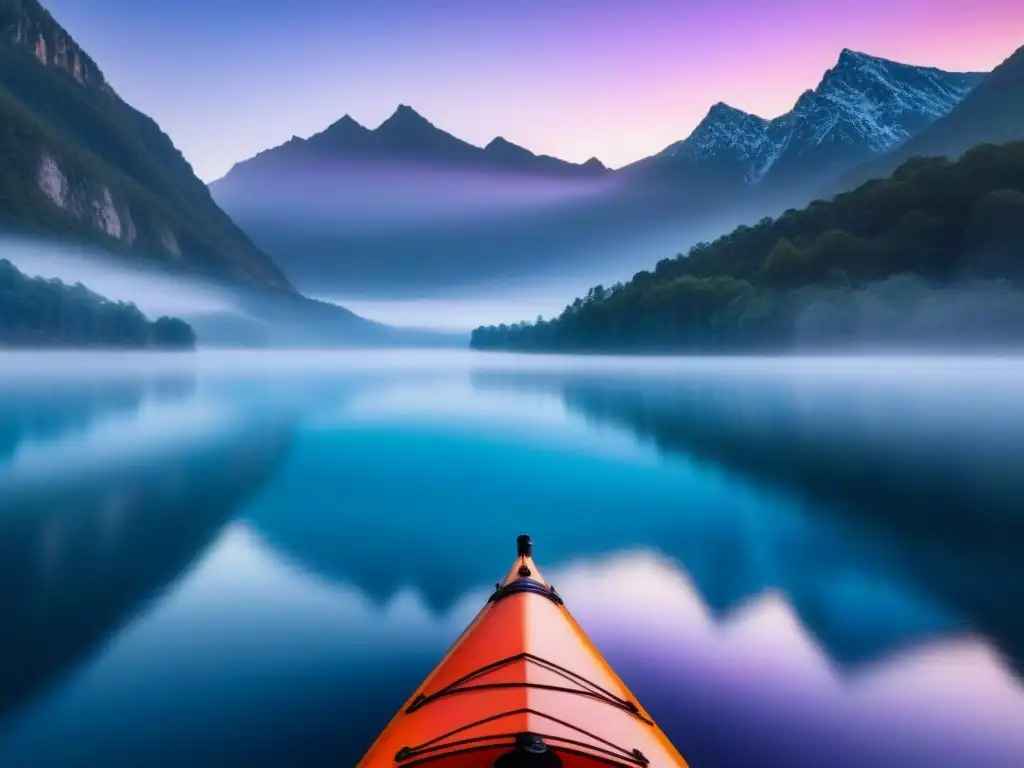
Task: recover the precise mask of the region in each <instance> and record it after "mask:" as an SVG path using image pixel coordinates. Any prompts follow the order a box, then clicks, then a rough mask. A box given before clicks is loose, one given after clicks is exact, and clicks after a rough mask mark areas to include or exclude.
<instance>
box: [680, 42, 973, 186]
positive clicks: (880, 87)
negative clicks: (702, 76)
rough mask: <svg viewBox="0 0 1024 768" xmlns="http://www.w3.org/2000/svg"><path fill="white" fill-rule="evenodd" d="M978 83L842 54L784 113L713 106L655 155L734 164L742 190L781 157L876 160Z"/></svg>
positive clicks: (966, 77)
mask: <svg viewBox="0 0 1024 768" xmlns="http://www.w3.org/2000/svg"><path fill="white" fill-rule="evenodd" d="M980 79H981V76H980V75H977V74H956V73H950V72H944V71H942V70H939V69H934V68H930V67H915V66H911V65H909V64H899V63H897V62H892V61H888V60H886V59H879V58H875V57H873V56H868V55H866V54H862V53H857V52H855V51H851V50H848V49H844V50H843V52H842V53H841V54H840V56H839V61H838V63H837V64H836V65H835V66H834V67H833V68H832V69H830V70H828V71H827V72H826V73H825V75H824V77H823V78H822V80H821V83H820V84H819V85H818V87H817V88H816V89H815V90H812V91H806V92H804V93H803V94H802V95H801V96H800V98H799V100H798V101H797V103H796V105H795V106H794V108H793V109H792V110H791V111H790V112H788V113H786V114H785V115H782V116H780V117H777V118H775V119H773V120H766V119H764V118H761V117H758V116H757V115H752V114H750V113H747V112H743V111H742V110H739V109H735V108H733V107H730V106H728V105H727V104H721V103H719V104H715V105H714V106H713V107H712V108H711V109H710V110H709V111H708V114H707V116H706V117H705V118H704V120H702V121H701V123H700V124H699V125H698V126H697V128H696V129H695V130H694V132H693V133H692V134H690V136H689V137H688V138H686V139H684V140H682V141H678V142H676V143H675V144H672V145H671V146H669V147H668V148H667V149H665V150H664V151H663V152H662V153H661V156H663V157H669V158H677V159H680V160H685V161H688V162H690V163H692V164H693V165H696V166H699V165H708V164H711V163H732V164H735V165H738V166H740V167H741V168H742V169H743V174H744V180H745V181H746V183H747V184H757V183H758V182H759V181H761V180H762V179H763V178H764V177H765V175H766V174H767V173H768V172H769V171H770V170H771V169H772V168H774V167H775V166H776V164H777V163H778V162H779V161H780V160H781V159H782V158H783V157H784V156H786V155H787V154H790V153H791V154H793V155H796V156H800V155H803V154H805V153H806V152H808V151H809V150H812V149H814V148H815V147H821V146H825V145H836V146H844V147H847V148H849V149H852V150H853V151H863V152H865V153H867V154H874V155H880V154H883V153H886V152H889V151H891V150H892V149H894V148H895V147H897V146H899V145H900V144H902V143H903V142H904V141H906V140H907V139H908V138H910V137H911V136H913V135H915V134H916V133H918V132H920V131H921V130H922V129H924V128H925V127H927V126H928V125H930V124H931V123H932V122H934V121H935V120H937V119H938V118H940V117H943V116H945V115H946V114H948V113H949V112H950V110H952V109H953V107H955V106H956V105H957V104H958V103H959V102H960V101H961V100H962V99H963V98H964V97H965V96H966V95H967V94H968V93H970V92H971V90H972V89H973V88H974V87H975V85H977V83H978V82H979V81H980Z"/></svg>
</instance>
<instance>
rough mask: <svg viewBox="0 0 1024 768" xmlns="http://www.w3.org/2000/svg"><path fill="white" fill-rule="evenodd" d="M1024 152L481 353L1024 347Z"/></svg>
mask: <svg viewBox="0 0 1024 768" xmlns="http://www.w3.org/2000/svg"><path fill="white" fill-rule="evenodd" d="M1021 254H1024V141H1022V142H1016V143H1013V144H1004V145H993V144H984V145H980V146H978V147H975V148H974V149H972V150H970V151H968V152H967V153H966V154H964V156H963V157H962V158H960V160H958V161H957V162H955V163H954V162H950V161H949V160H947V159H945V158H932V159H924V158H915V159H912V160H910V161H908V162H907V163H905V164H904V165H902V166H900V168H898V169H897V171H896V173H895V174H894V176H893V177H892V178H890V179H886V180H884V181H883V180H878V181H873V182H870V183H868V184H865V185H863V186H861V187H858V188H857V189H855V190H853V191H852V192H848V193H846V194H842V195H839V196H837V197H836V198H835V199H833V200H830V201H827V202H826V201H822V200H818V201H815V202H814V203H812V204H811V205H810V206H809V207H807V208H805V209H804V210H801V211H796V210H792V211H787V212H786V213H784V214H782V215H781V216H779V217H778V218H776V219H772V218H765V219H763V220H762V221H761V222H759V223H758V224H757V225H756V226H753V227H747V226H741V227H738V228H737V229H736V230H734V231H733V232H732V233H731V234H729V235H725V236H723V237H720V238H718V239H717V240H715V241H714V242H712V243H701V244H699V245H697V246H694V247H693V248H691V249H690V251H689V253H688V254H686V255H682V254H680V255H679V256H677V257H676V258H675V259H663V260H662V261H660V262H658V264H657V266H656V267H655V268H654V271H653V272H650V271H647V270H644V271H641V272H638V273H637V274H636V275H634V276H633V279H632V280H631V281H629V282H628V283H625V284H622V283H619V284H616V285H614V286H612V287H611V288H610V289H606V288H605V287H604V286H601V285H597V286H594V287H593V288H591V289H590V291H589V292H588V293H587V295H586V297H580V298H577V299H576V300H575V301H573V302H572V303H571V304H569V305H568V306H566V308H565V310H564V311H563V312H562V313H561V314H560V315H559V316H558V317H556V318H554V319H552V320H548V321H543V320H538V321H537V322H536V323H532V324H531V323H519V324H517V325H511V326H508V325H501V326H498V327H494V326H489V327H481V328H477V329H476V330H475V331H473V334H472V337H471V342H470V343H471V346H473V347H474V348H477V349H505V350H520V351H546V352H560V353H564V352H626V351H630V352H659V353H665V352H671V353H703V352H720V351H745V352H764V351H771V352H778V351H794V350H803V351H806V350H810V351H820V350H822V349H826V350H830V349H864V348H869V349H870V348H872V347H873V348H875V349H877V348H879V347H884V348H899V347H902V348H904V349H906V348H916V349H920V348H922V347H925V346H930V347H932V348H941V349H945V350H949V349H954V348H961V349H963V348H966V349H972V350H976V349H979V348H982V347H988V348H1000V349H1007V348H1019V347H1020V345H1021V343H1022V342H1024V303H1022V302H1021V295H1022V293H1021V291H1022V289H1024V258H1021Z"/></svg>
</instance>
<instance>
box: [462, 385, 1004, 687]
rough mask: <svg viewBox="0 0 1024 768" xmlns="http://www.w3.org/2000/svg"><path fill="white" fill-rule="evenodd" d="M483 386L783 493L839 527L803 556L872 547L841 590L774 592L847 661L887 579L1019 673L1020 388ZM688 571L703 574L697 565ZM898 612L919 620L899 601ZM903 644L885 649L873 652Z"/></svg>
mask: <svg viewBox="0 0 1024 768" xmlns="http://www.w3.org/2000/svg"><path fill="white" fill-rule="evenodd" d="M947 373H948V372H947ZM474 382H475V384H476V385H477V386H479V387H480V388H481V389H483V390H484V391H488V392H494V391H504V392H510V393H519V392H522V391H525V392H529V393H531V395H532V396H536V393H537V392H538V391H547V392H550V393H553V394H555V395H556V396H558V397H560V398H561V399H562V401H563V402H564V403H565V405H566V407H567V408H569V409H570V410H571V411H574V412H577V413H580V414H582V415H583V416H584V417H585V418H587V419H588V420H591V421H594V422H597V423H601V424H614V425H618V426H620V427H623V428H626V429H629V430H630V431H631V432H632V433H633V434H634V435H635V436H636V437H637V439H638V440H641V441H648V442H651V443H653V445H654V446H656V447H657V449H658V450H660V451H662V452H664V453H665V454H666V455H668V456H673V457H677V458H680V459H685V460H686V461H688V462H694V461H696V462H698V463H701V464H702V465H706V466H709V467H714V468H717V469H720V470H721V471H726V472H728V473H730V474H731V475H732V476H734V477H736V478H738V479H739V480H740V481H742V482H746V483H751V484H753V485H754V486H755V487H758V488H762V489H775V490H778V491H781V492H783V493H784V494H786V495H787V496H789V497H790V498H794V499H796V500H798V501H800V502H802V505H803V507H804V508H805V509H806V510H808V518H807V519H808V520H809V521H810V525H811V527H812V528H814V529H816V530H818V529H821V527H822V526H824V525H825V522H824V520H823V518H826V517H828V518H832V519H835V520H836V521H837V522H841V523H842V525H841V527H842V528H843V530H844V533H843V534H842V535H841V536H840V537H838V538H837V539H835V540H834V541H832V542H826V541H825V540H821V541H819V542H818V543H817V544H814V545H811V546H809V547H808V549H807V551H814V552H818V553H822V555H823V556H824V557H825V558H826V559H832V558H835V557H838V558H839V559H840V560H842V559H844V555H843V554H842V553H843V552H848V551H850V550H851V543H852V542H856V541H858V540H860V541H862V544H861V546H859V547H855V549H857V550H858V555H857V556H856V557H855V558H854V560H855V561H856V560H859V561H860V562H855V563H853V564H852V567H850V568H849V569H848V573H849V574H850V575H851V576H850V580H849V581H848V583H846V585H845V586H844V588H843V591H841V592H837V593H836V594H834V595H833V596H832V597H831V598H830V599H829V600H826V601H820V600H806V599H802V597H801V592H800V590H794V589H793V588H792V587H790V586H786V585H785V584H774V585H773V586H778V587H781V588H783V589H784V591H785V592H786V594H788V595H790V596H791V599H793V601H794V603H795V604H796V606H797V609H798V613H799V615H800V617H801V619H802V620H803V621H804V622H805V623H807V624H808V625H809V626H810V627H811V628H812V631H813V632H814V633H815V635H816V636H817V637H818V638H819V639H821V640H822V641H823V642H825V644H826V647H828V648H829V649H830V652H831V653H832V656H833V658H836V659H837V660H839V661H840V662H843V661H848V660H852V659H856V658H857V657H858V656H861V655H862V651H863V650H864V648H863V647H862V648H861V649H860V650H856V649H855V648H853V647H851V646H858V645H861V644H864V643H866V645H867V646H871V645H874V643H872V642H871V640H870V638H869V637H867V635H871V634H877V632H878V628H879V627H880V626H883V625H884V623H885V622H877V621H875V622H869V623H867V624H859V623H856V622H839V621H837V617H836V615H835V614H836V607H837V606H838V607H839V610H840V612H841V613H843V614H849V612H850V610H851V607H852V606H855V605H857V603H858V602H859V601H860V600H861V599H864V598H867V597H869V596H870V594H871V590H870V589H868V588H866V586H865V584H864V583H863V579H862V576H863V574H869V573H871V572H872V571H873V570H877V569H878V568H879V567H881V568H883V569H887V570H889V571H891V572H893V573H894V574H896V577H895V578H896V580H897V581H898V582H900V583H902V584H906V585H912V588H913V589H914V590H915V591H917V592H919V593H921V594H922V595H924V596H925V599H924V601H925V602H926V603H929V602H930V603H933V604H934V605H937V606H941V610H940V612H941V613H944V614H946V616H947V619H946V620H945V621H944V622H939V623H938V625H937V626H935V627H934V629H944V630H945V631H946V632H949V631H954V630H958V631H980V632H982V633H984V634H986V635H988V636H990V637H992V638H994V639H995V641H996V642H997V643H998V645H999V646H1000V648H1001V649H1002V650H1003V651H1004V652H1005V653H1006V654H1007V656H1008V657H1009V660H1010V662H1011V663H1012V664H1013V665H1014V666H1015V667H1016V668H1017V670H1018V673H1019V674H1024V612H1022V611H1021V610H1020V606H1021V605H1024V515H1022V514H1021V510H1024V474H1022V473H1021V472H1020V467H1021V466H1024V395H1022V394H1021V392H1022V390H1021V389H1020V382H1019V380H1018V379H1017V378H1016V377H1008V378H1000V377H999V376H998V375H996V376H991V377H989V378H985V379H980V380H979V379H977V378H974V377H972V378H971V380H970V382H969V384H967V385H966V386H965V383H964V382H963V381H961V380H959V379H958V377H957V376H956V374H955V372H953V373H952V375H947V377H945V378H942V379H935V378H923V379H917V380H907V379H905V378H899V377H897V378H884V377H882V378H879V377H878V376H877V375H869V376H867V377H865V378H863V379H858V378H857V377H856V376H855V377H853V378H852V380H850V379H848V380H839V381H837V380H835V379H833V378H815V377H807V376H799V377H795V376H788V375H761V376H752V377H751V376H743V377H737V376H729V377H721V376H717V377H697V378H678V379H665V378H657V379H649V378H639V377H629V378H625V377H615V376H601V377H597V376H571V375H565V374H554V375H552V374H542V375H538V374H512V373H508V372H505V373H498V372H492V373H486V372H482V373H477V374H475V375H474ZM769 527H770V526H769ZM826 528H827V526H826ZM757 535H758V536H760V535H765V533H764V532H761V533H758V534H757ZM767 535H768V537H769V538H770V537H771V536H770V534H767ZM708 551H709V550H708V549H707V548H702V550H701V554H699V555H698V556H699V557H706V556H707V552H708ZM745 560H746V562H750V558H746V559H745ZM680 562H682V563H684V564H686V567H687V568H688V569H691V570H692V569H693V563H694V560H693V558H692V557H689V558H687V557H683V558H681V560H680ZM733 562H734V563H736V562H740V561H736V560H733ZM806 566H807V563H806V562H801V564H800V565H799V566H798V568H797V570H798V571H799V572H803V573H806ZM740 567H742V566H740ZM764 586H769V584H764V585H762V587H764ZM879 596H881V595H879ZM891 597H892V595H891V594H888V595H887V599H891ZM712 604H714V600H713V599H712ZM890 610H891V611H892V612H893V613H895V614H898V615H902V616H904V617H907V616H909V615H911V614H910V613H908V612H907V611H906V610H905V609H897V605H896V604H895V603H894V604H893V606H892V608H891V609H890ZM876 639H877V637H876ZM893 644H896V645H898V643H889V642H881V643H878V645H879V646H880V649H879V651H878V652H881V648H884V647H885V646H887V645H893ZM878 652H875V653H870V652H869V653H867V654H863V655H865V656H866V657H868V658H870V657H871V656H874V655H877V653H878Z"/></svg>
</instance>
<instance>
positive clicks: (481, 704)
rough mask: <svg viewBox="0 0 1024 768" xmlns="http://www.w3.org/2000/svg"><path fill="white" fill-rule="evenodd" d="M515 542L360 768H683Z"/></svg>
mask: <svg viewBox="0 0 1024 768" xmlns="http://www.w3.org/2000/svg"><path fill="white" fill-rule="evenodd" d="M516 546H517V552H516V554H517V558H516V560H515V561H514V563H513V565H512V568H511V569H509V572H508V575H507V576H506V577H505V579H504V580H503V581H500V582H498V583H497V584H496V585H495V589H494V592H493V593H492V594H491V595H490V597H489V598H488V600H487V602H486V603H485V604H484V606H483V608H481V610H480V612H479V613H478V614H477V616H476V618H475V619H473V621H472V622H471V623H470V625H469V626H468V627H467V628H466V630H465V631H464V632H463V633H462V635H461V636H460V637H459V638H458V639H457V640H456V641H455V643H454V644H453V645H452V647H451V648H450V649H449V650H448V652H447V653H446V654H445V656H444V657H443V658H442V659H441V661H440V662H439V663H438V664H437V666H436V667H435V668H434V670H433V671H432V672H431V673H430V674H429V675H428V676H427V678H426V680H425V681H424V682H423V683H422V684H421V685H420V686H419V687H418V690H417V691H416V692H415V693H413V694H412V695H411V696H410V697H409V700H408V701H406V703H405V705H404V706H403V707H402V708H401V709H400V710H399V711H398V713H397V714H396V715H395V716H394V718H392V720H391V722H390V723H389V724H388V726H387V727H386V728H385V729H384V731H383V732H382V733H381V734H380V736H379V737H378V738H377V740H376V741H375V742H374V744H373V745H372V746H371V747H370V749H369V750H368V751H367V753H366V755H365V756H364V757H363V759H362V761H360V763H359V764H358V766H357V768H419V766H424V768H428V767H429V768H687V763H686V761H685V760H684V759H683V758H682V756H681V755H680V754H679V753H678V752H677V751H676V749H675V748H674V747H673V746H672V743H671V742H670V741H669V740H668V738H667V737H666V736H665V734H664V733H662V731H661V729H660V728H658V726H657V724H655V722H654V720H653V719H652V718H651V717H650V715H649V714H648V713H647V712H646V711H645V710H644V709H643V707H641V706H640V704H639V702H637V701H636V698H635V697H634V696H633V695H632V693H630V691H629V689H628V688H627V687H626V686H625V684H624V683H623V682H622V680H620V679H619V677H618V676H617V675H616V674H615V672H614V671H613V670H612V669H611V667H609V666H608V663H607V662H606V661H605V660H604V658H603V657H602V656H601V654H600V653H599V652H598V650H597V649H596V648H595V647H594V645H593V643H591V642H590V639H589V638H588V637H587V636H586V634H585V633H584V632H583V630H582V629H581V628H580V626H579V625H578V624H577V623H576V621H575V620H574V619H573V618H572V616H571V615H570V614H569V611H568V610H567V609H566V607H565V603H564V601H563V600H562V597H561V595H559V594H558V592H557V591H556V590H555V588H554V587H553V586H552V585H550V584H548V582H547V581H546V580H545V579H544V577H543V576H541V574H540V572H539V571H538V570H537V567H536V564H535V563H534V562H533V543H532V541H531V540H530V537H529V536H520V537H519V538H518V539H517V542H516ZM549 713H552V714H549ZM556 715H557V716H556ZM622 744H626V745H628V746H627V747H623V746H620V745H622Z"/></svg>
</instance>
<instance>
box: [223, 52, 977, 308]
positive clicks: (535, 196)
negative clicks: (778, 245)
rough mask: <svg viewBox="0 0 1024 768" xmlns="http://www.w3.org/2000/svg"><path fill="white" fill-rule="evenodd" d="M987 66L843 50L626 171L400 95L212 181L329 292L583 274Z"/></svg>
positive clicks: (797, 181)
mask: <svg viewBox="0 0 1024 768" xmlns="http://www.w3.org/2000/svg"><path fill="white" fill-rule="evenodd" d="M981 77H982V76H981V75H978V74H972V73H966V74H963V73H946V72H942V71H941V70H937V69H932V68H925V67H913V66H909V65H903V64H898V63H895V62H888V61H885V60H883V59H878V58H875V57H871V56H867V55H865V54H860V53H855V52H853V51H843V52H842V54H841V55H840V56H839V58H838V61H837V63H836V65H835V66H834V67H833V68H832V69H830V70H829V71H828V72H826V73H825V75H824V76H823V78H822V79H821V82H820V83H819V85H818V86H817V88H815V89H814V90H813V91H808V92H807V93H805V94H804V95H803V96H801V97H800V100H799V101H798V102H797V104H796V105H795V106H794V109H793V110H792V111H791V112H789V113H787V114H786V115H784V116H782V117H779V118H776V119H775V120H763V119H762V118H758V117H755V116H752V115H745V114H744V113H740V112H739V111H738V110H734V109H732V108H729V107H726V106H725V105H716V106H715V107H713V108H712V109H711V110H710V112H709V114H708V116H707V118H706V119H705V120H704V121H703V122H702V123H701V124H700V126H698V128H697V129H696V130H695V131H694V132H693V134H692V135H691V136H690V137H688V138H687V139H685V140H683V141H681V142H677V143H676V144H674V145H673V146H672V147H669V148H668V149H666V150H665V151H663V152H661V153H658V154H657V155H655V156H652V157H651V158H648V159H647V160H644V161H640V162H638V163H635V164H633V165H631V166H627V167H626V168H623V169H620V170H617V171H609V170H607V169H604V168H603V166H601V165H600V164H599V163H598V162H597V161H591V162H590V163H586V164H583V165H575V164H572V163H565V162H562V161H558V160H555V159H553V158H543V157H538V156H536V155H533V154H532V153H530V152H529V151H528V150H526V149H523V148H521V147H516V146H515V145H511V144H509V143H508V142H505V141H503V140H501V139H495V140H494V141H492V142H491V143H490V144H488V146H487V147H475V146H473V145H471V144H468V143H467V142H464V141H461V140H460V139H458V138H457V137H455V136H453V135H451V134H450V133H448V132H446V131H444V130H442V129H441V128H439V127H437V126H435V125H433V124H432V123H431V122H430V121H429V120H427V119H426V118H424V117H422V116H421V115H419V114H418V113H416V112H415V111H414V110H412V109H411V108H410V107H408V106H401V107H399V108H398V109H397V110H396V111H395V113H394V114H393V115H392V116H391V117H389V118H388V119H387V120H385V121H384V123H382V124H381V125H380V126H379V127H377V128H376V129H373V130H370V129H367V128H365V127H363V126H361V125H359V124H358V123H356V122H355V121H354V120H352V119H351V118H349V117H344V118H342V119H341V120H339V121H337V122H336V123H334V124H333V125H331V126H330V127H328V128H327V129H325V130H324V131H322V132H320V133H318V134H316V135H314V136H312V137H310V138H309V139H300V138H297V137H296V138H293V139H291V140H290V141H289V142H286V143H285V144H283V145H281V146H279V147H276V148H273V149H269V150H267V151H265V152H262V153H260V154H259V155H257V156H256V157H254V158H251V159H250V160H247V161H244V162H241V163H239V164H237V165H236V166H235V167H234V168H233V169H232V170H231V171H230V172H229V173H228V174H227V175H226V176H225V177H224V178H222V179H220V180H218V181H216V182H214V183H213V184H211V191H212V193H213V195H214V197H215V198H216V199H217V200H218V202H219V203H220V204H221V205H222V206H223V207H224V208H225V210H227V211H228V212H229V213H230V214H231V215H232V217H233V218H234V219H235V221H237V222H238V223H239V225H240V226H242V227H243V229H245V230H246V232H248V234H249V235H250V236H251V237H252V238H253V239H254V241H255V242H257V243H258V244H259V245H260V246H261V247H262V248H263V249H264V250H266V251H267V252H268V253H271V254H272V255H273V256H274V257H275V259H276V260H278V262H279V263H280V264H282V266H283V267H284V268H285V270H286V271H287V272H288V274H289V276H290V277H291V278H292V279H293V280H294V281H295V282H296V284H297V285H298V286H299V288H300V289H303V290H309V291H313V290H315V291H316V292H317V293H318V295H332V296H336V297H340V298H342V299H346V300H359V301H365V302H373V301H410V300H417V301H422V300H425V299H430V298H433V299H443V300H452V299H459V300H470V299H475V298H476V297H478V296H480V295H487V296H489V297H495V299H496V300H498V297H500V296H501V294H502V293H503V291H504V292H507V293H509V294H513V293H515V294H520V295H521V294H523V293H525V292H529V291H530V290H531V289H532V290H534V291H538V292H547V291H548V290H549V289H550V287H551V286H559V287H561V288H562V289H571V290H574V291H579V290H585V288H586V286H588V285H592V284H593V282H594V281H595V280H601V281H608V282H610V281H614V280H616V279H622V278H625V277H627V276H628V275H629V274H632V273H633V272H634V271H635V270H637V269H640V268H641V267H643V266H645V265H647V264H649V263H651V262H653V261H656V260H657V259H659V258H662V257H664V256H665V255H666V254H667V253H674V252H677V251H679V250H680V249H684V248H686V247H687V246H688V245H690V244H692V243H694V242H697V241H699V240H704V239H710V238H713V237H715V236H717V235H719V234H721V233H722V232H723V231H728V230H730V229H731V228H733V227H734V226H736V225H737V224H739V223H741V222H744V221H754V220H757V219H758V218H760V217H761V216H763V215H765V214H769V213H772V214H774V213H780V212H781V211H782V210H783V209H784V208H786V207H788V206H790V205H799V204H803V203H806V202H807V201H808V200H809V199H810V198H811V196H813V194H814V193H815V192H816V191H817V190H818V189H819V188H820V187H821V185H822V184H823V183H825V181H826V180H830V179H832V178H834V177H835V175H838V174H839V173H841V172H843V171H845V170H848V169H849V168H851V167H854V166H856V165H859V164H862V163H863V162H864V161H865V160H867V159H869V158H872V157H876V156H878V155H879V154H882V153H884V152H887V151H889V149H891V148H892V147H893V146H895V145H897V144H899V143H900V142H901V141H903V140H904V139H905V138H906V137H907V136H909V135H914V134H915V133H916V132H918V131H920V130H921V129H923V128H924V127H926V126H927V125H929V124H931V122H933V121H934V120H935V119H936V118H937V117H939V116H941V115H943V114H945V113H946V112H948V110H949V109H951V108H952V107H953V106H954V105H955V104H956V103H957V102H958V101H959V100H960V99H961V98H963V96H964V95H966V94H967V93H968V92H969V91H970V90H971V88H973V87H974V85H975V84H976V83H977V82H978V81H979V80H980V79H981ZM499 150H500V151H499ZM769 161H770V162H769ZM562 301H563V302H564V299H563V300H562ZM560 306H561V304H559V305H558V307H556V306H554V305H552V307H551V309H556V308H560Z"/></svg>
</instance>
